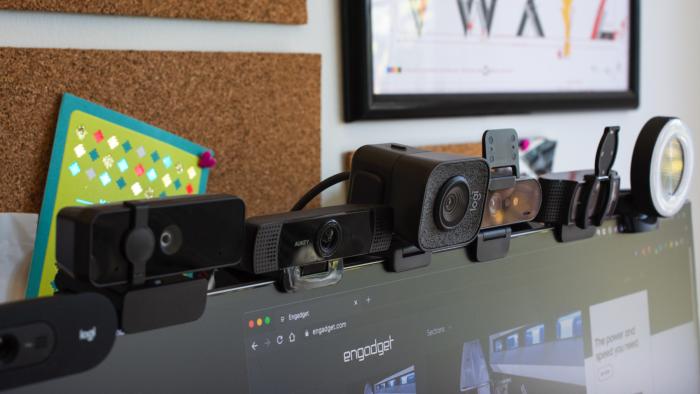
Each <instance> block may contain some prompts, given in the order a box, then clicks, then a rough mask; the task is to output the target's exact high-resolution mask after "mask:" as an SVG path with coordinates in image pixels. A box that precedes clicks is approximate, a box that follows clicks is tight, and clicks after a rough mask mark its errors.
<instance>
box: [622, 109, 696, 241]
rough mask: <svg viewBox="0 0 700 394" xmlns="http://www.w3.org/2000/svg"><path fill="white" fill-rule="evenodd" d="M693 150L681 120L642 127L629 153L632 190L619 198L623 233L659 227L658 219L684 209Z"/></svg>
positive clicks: (661, 118)
mask: <svg viewBox="0 0 700 394" xmlns="http://www.w3.org/2000/svg"><path fill="white" fill-rule="evenodd" d="M694 162H695V150H694V148H693V139H692V133H691V131H690V129H689V128H688V126H686V124H685V123H683V121H682V120H680V119H678V118H674V117H665V116H657V117H655V118H652V119H650V120H649V121H648V122H647V123H646V124H645V125H644V127H643V128H642V130H641V132H640V133H639V136H638V137H637V142H636V143H635V145H634V152H633V154H632V167H631V169H630V175H631V186H632V188H631V190H630V191H625V192H624V193H622V195H621V197H620V204H619V206H618V212H617V213H619V214H620V218H621V221H622V229H623V231H625V232H642V231H649V230H654V229H656V228H657V227H658V218H661V217H670V216H673V215H675V214H676V213H678V211H680V210H681V208H683V204H685V202H686V201H687V199H688V195H689V194H690V181H691V178H692V175H693V170H694Z"/></svg>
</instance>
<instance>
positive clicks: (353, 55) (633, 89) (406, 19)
mask: <svg viewBox="0 0 700 394" xmlns="http://www.w3.org/2000/svg"><path fill="white" fill-rule="evenodd" d="M342 1H343V3H342V9H343V15H342V19H343V66H344V92H345V118H346V120H347V121H354V120H360V119H385V118H416V117H433V116H463V115H478V114H501V113H524V112H532V111H556V110H560V111H561V110H584V109H612V108H636V107H637V106H638V104H639V69H638V68H639V0H586V1H580V0H578V1H575V0H342Z"/></svg>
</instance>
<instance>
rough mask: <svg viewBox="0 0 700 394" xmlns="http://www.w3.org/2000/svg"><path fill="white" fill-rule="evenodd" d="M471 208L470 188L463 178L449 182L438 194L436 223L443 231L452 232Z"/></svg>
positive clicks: (458, 177)
mask: <svg viewBox="0 0 700 394" xmlns="http://www.w3.org/2000/svg"><path fill="white" fill-rule="evenodd" d="M467 208H469V186H468V185H467V180H466V179H465V178H464V177H463V176H455V177H452V178H450V179H448V180H447V182H445V184H444V185H442V188H441V189H440V193H439V194H438V198H437V200H436V205H435V209H434V210H433V211H434V212H435V221H436V222H437V224H438V227H440V228H442V229H443V230H450V229H453V228H455V227H457V225H458V224H459V223H460V222H461V221H462V219H463V218H464V216H465V215H466V214H467Z"/></svg>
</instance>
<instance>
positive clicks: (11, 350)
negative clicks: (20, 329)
mask: <svg viewBox="0 0 700 394" xmlns="http://www.w3.org/2000/svg"><path fill="white" fill-rule="evenodd" d="M18 352H19V342H17V338H15V336H14V335H10V334H6V335H2V336H0V365H7V364H11V363H12V362H13V361H15V358H16V357H17V353H18Z"/></svg>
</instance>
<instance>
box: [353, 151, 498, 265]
mask: <svg viewBox="0 0 700 394" xmlns="http://www.w3.org/2000/svg"><path fill="white" fill-rule="evenodd" d="M488 184H489V167H488V165H487V164H486V161H485V160H484V159H482V158H476V157H464V156H457V155H450V154H446V153H437V152H431V151H427V150H422V149H417V148H412V147H409V146H405V145H400V144H380V145H365V146H363V147H361V148H360V149H358V150H357V151H356V152H355V154H354V156H353V159H352V170H351V174H350V188H349V193H348V202H349V203H355V204H357V203H359V204H385V205H388V206H390V207H391V208H392V209H393V210H394V233H395V234H396V235H397V236H398V237H399V238H400V239H401V240H403V241H405V242H407V243H408V244H410V245H413V246H415V247H417V248H418V249H420V250H421V251H425V252H433V251H439V250H445V249H450V248H456V247H460V246H464V245H466V244H468V243H469V242H471V241H472V240H473V239H474V237H475V236H476V234H477V232H478V231H479V227H480V225H481V219H482V215H483V210H484V198H485V197H486V190H487V187H488Z"/></svg>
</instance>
